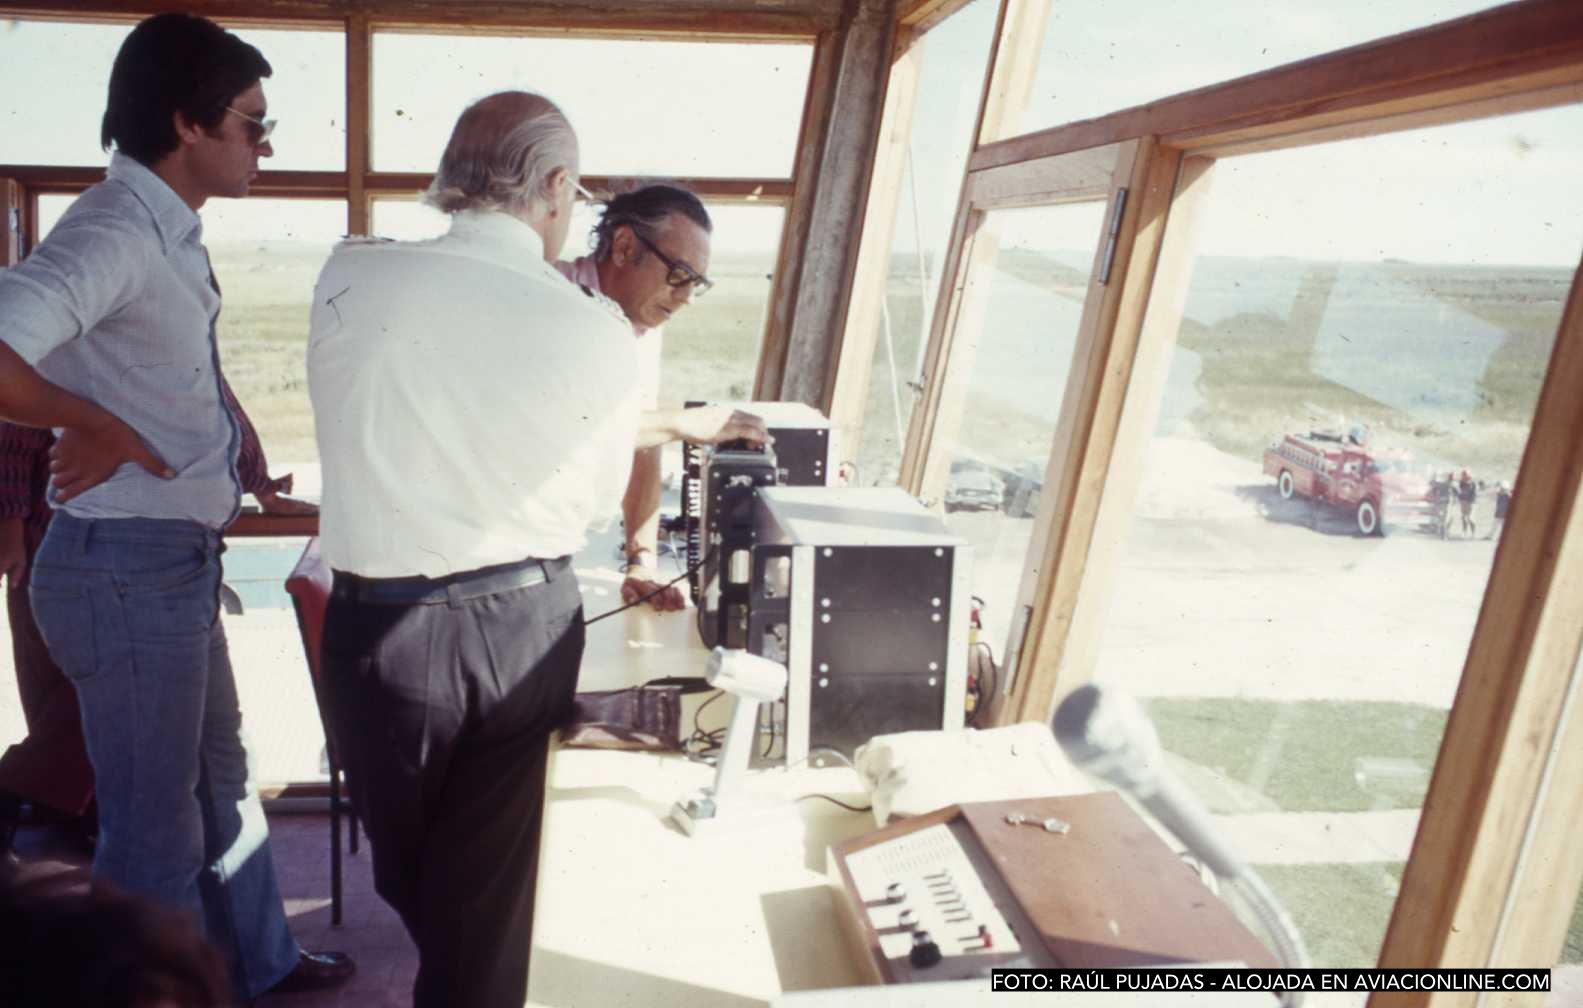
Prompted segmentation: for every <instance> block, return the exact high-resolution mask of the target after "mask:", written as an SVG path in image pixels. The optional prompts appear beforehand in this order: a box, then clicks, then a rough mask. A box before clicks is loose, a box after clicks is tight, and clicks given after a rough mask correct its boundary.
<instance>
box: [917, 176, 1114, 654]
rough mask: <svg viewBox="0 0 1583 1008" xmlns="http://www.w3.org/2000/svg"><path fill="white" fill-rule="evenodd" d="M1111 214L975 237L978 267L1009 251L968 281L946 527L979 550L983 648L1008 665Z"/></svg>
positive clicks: (949, 441) (1004, 226)
mask: <svg viewBox="0 0 1583 1008" xmlns="http://www.w3.org/2000/svg"><path fill="white" fill-rule="evenodd" d="M1104 213H1105V207H1104V204H1103V203H1081V204H1071V205H1066V206H1053V207H1029V208H1024V209H1017V210H996V211H992V212H990V213H989V214H986V215H985V218H984V222H983V224H982V225H981V226H980V229H979V232H978V235H977V237H976V238H975V245H976V246H977V247H976V248H975V253H974V254H975V256H977V255H978V254H980V250H981V249H982V248H983V244H984V243H986V242H989V243H994V244H998V249H999V251H998V254H996V255H994V256H993V257H992V259H991V260H989V261H988V262H984V261H983V260H981V261H980V265H978V266H976V267H975V269H974V270H973V275H971V276H970V277H969V278H968V292H967V295H966V296H967V297H969V298H970V299H971V303H969V304H966V305H964V308H963V312H962V318H963V321H962V322H960V323H959V324H958V326H957V333H956V343H957V345H956V347H954V348H953V351H952V352H953V355H954V356H953V358H952V361H951V365H950V369H951V383H952V390H951V391H948V392H947V396H946V399H945V401H944V403H943V405H942V409H941V418H940V425H941V430H942V432H943V434H942V436H943V437H944V439H945V441H944V443H945V445H946V446H947V448H948V450H949V452H950V455H951V473H950V478H949V480H948V482H947V485H946V490H945V498H944V503H945V510H946V516H945V520H946V524H947V525H948V526H949V527H950V528H951V530H952V531H953V532H954V533H956V534H957V535H960V536H962V537H964V538H965V539H967V540H968V541H969V542H971V543H972V544H973V594H974V595H976V596H977V597H978V598H979V599H980V600H982V602H981V605H980V606H979V618H980V620H981V621H982V624H983V629H982V631H981V632H980V634H979V639H980V640H982V641H984V642H985V643H988V644H989V645H990V646H991V647H992V648H994V649H996V654H997V655H1004V653H1005V651H1004V648H1005V644H1006V641H1007V638H1008V635H1009V634H1010V632H1011V624H1012V622H1013V621H1012V615H1013V609H1014V607H1015V604H1016V596H1017V588H1018V584H1019V582H1020V580H1021V577H1022V572H1023V568H1024V567H1025V566H1026V565H1027V553H1028V544H1029V540H1030V537H1031V535H1032V532H1033V521H1032V518H1033V517H1034V515H1035V514H1036V513H1037V512H1038V508H1039V496H1040V493H1041V491H1042V490H1043V484H1044V471H1045V464H1046V462H1047V461H1048V460H1049V457H1050V449H1051V445H1052V442H1053V440H1054V437H1055V428H1056V423H1057V421H1058V420H1059V419H1060V415H1061V400H1062V397H1063V393H1064V392H1065V390H1066V378H1067V373H1068V372H1069V371H1070V370H1071V366H1072V351H1073V348H1074V347H1075V346H1076V344H1077V334H1078V327H1079V323H1080V321H1081V318H1082V313H1083V298H1084V295H1085V293H1086V291H1087V288H1088V277H1089V272H1090V268H1091V265H1092V261H1093V258H1094V243H1095V242H1096V241H1097V240H1098V238H1099V234H1100V231H1101V227H1102V224H1103V221H1104ZM980 313H981V315H980ZM975 317H981V319H982V321H981V322H979V321H976V319H975ZM958 411H960V412H958Z"/></svg>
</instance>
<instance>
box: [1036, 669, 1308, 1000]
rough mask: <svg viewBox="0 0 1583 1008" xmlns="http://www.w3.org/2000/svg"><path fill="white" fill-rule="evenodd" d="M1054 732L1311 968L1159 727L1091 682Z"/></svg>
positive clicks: (1067, 706) (1081, 763)
mask: <svg viewBox="0 0 1583 1008" xmlns="http://www.w3.org/2000/svg"><path fill="white" fill-rule="evenodd" d="M1050 729H1051V731H1053V732H1054V733H1055V740H1056V742H1058V743H1060V746H1061V750H1062V751H1063V752H1065V753H1066V757H1067V759H1069V760H1071V761H1072V763H1073V765H1074V766H1076V767H1077V768H1078V769H1079V770H1082V771H1084V772H1086V773H1089V774H1092V775H1093V776H1095V777H1098V778H1099V779H1100V780H1103V781H1105V782H1107V783H1109V784H1112V785H1114V786H1115V787H1116V788H1117V789H1118V790H1120V791H1122V792H1124V793H1126V794H1129V795H1131V796H1132V797H1133V798H1136V799H1137V800H1138V801H1139V802H1140V803H1141V804H1142V805H1143V807H1144V808H1146V809H1148V810H1149V814H1151V815H1153V816H1154V818H1155V819H1157V820H1158V821H1159V822H1160V825H1162V826H1164V827H1165V828H1166V829H1168V830H1170V831H1171V832H1172V833H1174V834H1176V836H1177V838H1178V839H1179V840H1181V841H1182V843H1183V845H1185V846H1186V847H1187V849H1188V850H1189V851H1192V852H1193V854H1194V855H1195V856H1197V858H1198V859H1199V860H1200V861H1202V862H1203V863H1204V864H1206V865H1208V866H1209V867H1210V868H1211V869H1212V870H1213V871H1214V872H1215V874H1216V875H1218V876H1220V877H1221V878H1222V879H1224V880H1226V882H1227V883H1228V884H1230V885H1231V886H1233V887H1234V888H1235V889H1236V890H1237V891H1238V892H1239V893H1241V894H1242V895H1243V897H1244V898H1245V899H1246V900H1247V906H1248V908H1249V909H1250V910H1252V911H1253V913H1254V916H1256V917H1257V918H1258V920H1259V923H1260V924H1261V925H1262V926H1263V927H1264V929H1265V930H1266V932H1268V933H1269V935H1270V938H1271V939H1272V940H1273V941H1274V943H1275V949H1276V954H1277V956H1278V957H1279V958H1280V959H1281V960H1282V961H1283V962H1284V964H1285V965H1286V966H1290V967H1297V968H1306V967H1307V966H1308V965H1309V958H1308V949H1307V947H1306V946H1304V944H1303V938H1302V935H1301V934H1299V933H1298V931H1297V927H1296V925H1295V924H1293V923H1292V919H1291V917H1289V916H1288V915H1287V913H1286V910H1285V909H1284V908H1283V907H1282V906H1281V904H1280V901H1279V900H1277V899H1276V898H1275V894H1274V893H1272V892H1271V891H1270V889H1269V887H1268V886H1267V885H1265V883H1264V880H1263V879H1262V878H1260V877H1259V874H1258V873H1257V872H1255V871H1254V870H1253V869H1252V868H1249V867H1247V866H1245V865H1244V864H1243V863H1242V859H1241V858H1240V857H1238V856H1237V854H1236V852H1235V851H1233V850H1232V848H1231V846H1230V844H1228V843H1227V842H1226V841H1225V840H1224V839H1223V838H1222V837H1221V836H1220V835H1219V834H1217V833H1216V832H1215V829H1214V827H1213V826H1211V825H1210V821H1209V813H1208V812H1207V811H1205V809H1204V807H1203V805H1202V804H1201V803H1200V802H1199V801H1198V799H1196V798H1194V797H1193V795H1192V794H1191V793H1190V792H1188V790H1187V789H1186V788H1185V787H1183V786H1182V784H1181V782H1179V781H1178V780H1177V779H1176V776H1175V775H1174V774H1172V773H1171V772H1170V770H1169V769H1168V768H1167V767H1166V765H1165V755H1164V753H1163V752H1162V751H1161V749H1160V738H1159V736H1158V735H1156V734H1155V731H1154V723H1153V722H1151V721H1150V720H1149V718H1148V716H1147V715H1145V714H1144V713H1143V709H1142V708H1141V707H1139V706H1138V703H1137V701H1135V700H1133V699H1132V698H1131V697H1130V696H1128V695H1126V694H1125V693H1122V692H1119V691H1117V690H1105V689H1102V688H1100V687H1099V686H1097V685H1095V684H1094V683H1087V684H1085V685H1082V686H1079V687H1078V688H1077V689H1075V690H1073V691H1072V692H1071V693H1070V694H1069V695H1068V696H1067V698H1066V699H1065V700H1063V701H1061V705H1060V706H1059V707H1057V708H1056V709H1055V718H1054V720H1053V721H1052V722H1051V724H1050ZM1281 1000H1282V1003H1283V1004H1285V1005H1287V1006H1288V1008H1291V1006H1295V1005H1298V1004H1300V1003H1301V1001H1302V996H1301V995H1300V994H1296V993H1292V992H1288V993H1287V994H1286V995H1285V996H1283V997H1282V999H1281Z"/></svg>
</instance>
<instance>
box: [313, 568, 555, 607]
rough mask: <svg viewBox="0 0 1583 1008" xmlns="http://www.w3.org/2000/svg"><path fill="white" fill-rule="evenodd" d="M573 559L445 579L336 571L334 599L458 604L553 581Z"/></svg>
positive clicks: (373, 602)
mask: <svg viewBox="0 0 1583 1008" xmlns="http://www.w3.org/2000/svg"><path fill="white" fill-rule="evenodd" d="M571 566H572V563H571V557H556V558H554V559H551V560H542V559H540V558H538V557H528V558H527V559H526V560H518V561H517V562H515V563H508V564H496V565H494V566H492V567H480V568H478V569H477V570H470V571H463V572H462V573H460V574H449V575H447V576H445V577H442V578H428V577H423V576H421V575H415V576H413V577H397V578H371V577H362V576H360V575H357V574H348V573H347V572H346V571H336V572H335V581H334V584H333V586H332V587H331V589H330V595H331V596H332V597H334V598H338V599H345V600H347V601H351V602H365V603H370V604H373V605H436V604H438V603H441V602H447V603H450V604H452V605H455V604H456V603H458V602H464V601H466V600H468V599H475V598H483V597H484V596H486V595H498V594H499V593H501V592H507V591H513V590H515V589H517V588H528V587H531V586H532V585H536V584H543V583H544V582H546V581H553V580H554V579H555V578H557V577H560V576H562V575H564V574H565V573H566V572H567V571H568V570H570V569H571Z"/></svg>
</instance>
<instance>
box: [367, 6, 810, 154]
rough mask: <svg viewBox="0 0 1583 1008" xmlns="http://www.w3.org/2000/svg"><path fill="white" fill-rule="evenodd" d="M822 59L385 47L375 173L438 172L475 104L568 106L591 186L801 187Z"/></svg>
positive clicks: (389, 43) (775, 53)
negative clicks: (736, 179) (789, 181)
mask: <svg viewBox="0 0 1583 1008" xmlns="http://www.w3.org/2000/svg"><path fill="white" fill-rule="evenodd" d="M812 56H813V47H812V46H810V45H805V44H778V45H746V44H727V43H707V42H660V41H624V40H619V41H618V40H612V39H567V38H479V37H467V36H433V35H406V34H388V33H381V34H376V35H375V36H374V53H373V60H374V81H373V95H374V112H373V117H374V121H373V125H374V150H373V155H374V168H375V169H376V170H378V171H422V172H432V171H434V170H435V167H436V166H437V165H438V164H439V162H440V153H441V152H442V151H443V150H444V149H445V143H446V141H447V140H448V139H449V138H450V135H451V127H452V126H453V125H455V123H456V117H457V115H459V114H460V113H461V111H462V109H463V108H465V107H466V106H467V104H468V103H469V102H471V101H473V100H475V99H478V98H482V97H483V96H485V95H488V94H492V93H494V92H496V91H503V90H507V89H510V88H522V89H525V90H529V91H538V92H541V93H543V94H546V95H548V96H549V97H550V98H552V99H554V100H555V102H556V103H557V104H558V105H560V107H561V109H562V110H563V111H564V112H565V113H566V115H567V118H569V119H570V120H571V122H572V126H573V127H574V128H575V129H576V130H577V136H578V139H579V141H580V142H581V144H582V160H583V163H582V166H581V167H582V170H583V172H585V173H587V174H590V175H679V176H713V177H732V176H740V177H770V178H789V177H790V176H791V173H792V160H793V156H794V154H795V152H796V147H797V128H798V125H799V123H800V122H801V120H802V106H803V93H804V91H805V90H806V89H807V85H808V69H809V65H810V63H811V60H812Z"/></svg>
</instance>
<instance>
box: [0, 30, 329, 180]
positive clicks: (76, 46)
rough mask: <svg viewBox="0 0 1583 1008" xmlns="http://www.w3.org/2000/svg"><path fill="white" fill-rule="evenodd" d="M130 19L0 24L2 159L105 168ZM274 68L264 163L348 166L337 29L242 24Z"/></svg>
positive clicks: (246, 37) (267, 88)
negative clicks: (113, 76)
mask: <svg viewBox="0 0 1583 1008" xmlns="http://www.w3.org/2000/svg"><path fill="white" fill-rule="evenodd" d="M131 30H132V26H131V25H94V24H63V23H59V22H51V21H0V67H3V68H4V78H3V79H4V84H5V86H4V87H0V164H47V165H73V166H77V165H102V164H105V163H106V162H107V161H108V159H109V155H107V154H106V153H105V152H104V151H103V150H102V149H100V147H99V128H100V124H101V122H102V120H103V118H104V109H105V99H106V93H107V90H108V88H109V82H110V66H111V64H112V63H113V62H114V61H115V55H116V52H117V51H118V50H119V49H120V48H121V43H122V41H123V40H124V39H125V38H126V36H127V34H128V33H129V32H130V31H131ZM235 32H236V34H237V35H238V36H239V37H240V38H241V39H242V40H243V41H245V42H248V43H249V44H251V45H254V46H256V47H257V48H258V49H259V51H260V52H262V53H263V54H264V58H265V59H267V60H269V62H270V65H271V66H272V67H273V68H274V74H273V75H272V76H271V77H269V78H268V79H267V80H265V81H264V93H265V95H266V96H267V97H268V99H269V114H270V116H271V117H272V118H275V119H278V120H279V121H280V125H279V126H278V127H276V129H275V135H274V138H273V140H272V146H273V147H274V150H275V155H274V156H273V157H271V158H267V159H265V160H264V161H263V162H262V167H263V168H264V169H266V170H269V169H275V170H279V169H292V170H310V169H312V170H340V169H341V168H343V167H344V166H345V164H346V123H345V121H344V120H345V116H346V44H345V40H344V38H343V36H341V35H340V34H339V33H335V32H312V31H277V30H266V29H259V28H251V27H246V26H243V27H239V28H236V29H235Z"/></svg>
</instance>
